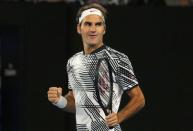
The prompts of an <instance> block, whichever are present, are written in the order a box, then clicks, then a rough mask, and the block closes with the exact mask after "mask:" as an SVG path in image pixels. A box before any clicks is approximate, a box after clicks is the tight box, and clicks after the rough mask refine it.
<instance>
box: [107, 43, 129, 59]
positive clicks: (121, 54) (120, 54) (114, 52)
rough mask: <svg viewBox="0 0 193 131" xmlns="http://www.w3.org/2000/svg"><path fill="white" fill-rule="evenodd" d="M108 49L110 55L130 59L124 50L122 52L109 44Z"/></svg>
mask: <svg viewBox="0 0 193 131" xmlns="http://www.w3.org/2000/svg"><path fill="white" fill-rule="evenodd" d="M106 49H107V51H108V52H109V53H110V55H111V56H113V57H116V58H119V59H120V60H121V59H128V56H127V55H126V54H125V53H123V52H120V51H118V50H116V49H113V48H111V47H109V46H106Z"/></svg>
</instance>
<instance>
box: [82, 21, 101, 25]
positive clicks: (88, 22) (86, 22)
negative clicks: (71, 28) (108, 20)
mask: <svg viewBox="0 0 193 131" xmlns="http://www.w3.org/2000/svg"><path fill="white" fill-rule="evenodd" d="M102 23H103V22H101V21H100V22H96V23H94V24H95V25H99V24H100V25H101V24H102ZM84 24H92V22H90V21H85V22H84Z"/></svg>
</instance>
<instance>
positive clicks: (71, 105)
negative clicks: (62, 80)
mask: <svg viewBox="0 0 193 131" xmlns="http://www.w3.org/2000/svg"><path fill="white" fill-rule="evenodd" d="M65 98H66V100H67V105H66V106H65V108H63V110H64V111H67V112H71V113H75V111H76V108H75V101H74V97H73V96H71V95H69V94H67V95H66V96H65Z"/></svg>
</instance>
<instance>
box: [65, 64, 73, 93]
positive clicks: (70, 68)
mask: <svg viewBox="0 0 193 131" xmlns="http://www.w3.org/2000/svg"><path fill="white" fill-rule="evenodd" d="M66 70H67V74H68V89H69V90H72V86H71V84H70V79H71V75H72V67H71V65H70V60H68V62H67V66H66Z"/></svg>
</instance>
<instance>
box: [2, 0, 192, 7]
mask: <svg viewBox="0 0 193 131" xmlns="http://www.w3.org/2000/svg"><path fill="white" fill-rule="evenodd" d="M0 1H1V2H33V3H38V2H65V3H79V4H81V5H83V4H86V3H88V2H97V3H100V4H102V5H131V6H138V5H156V6H192V5H193V0H0Z"/></svg>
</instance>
